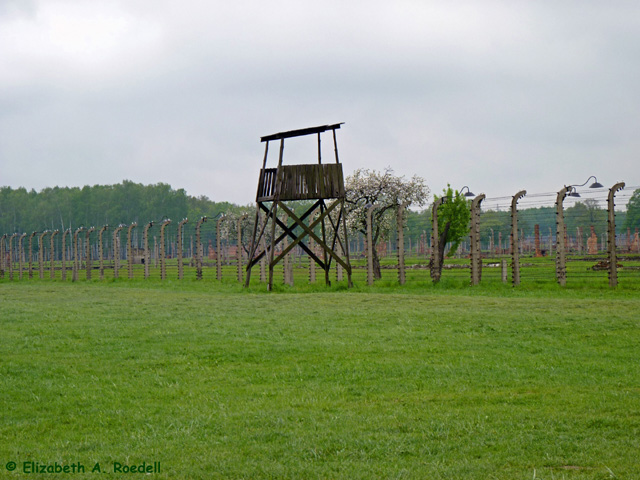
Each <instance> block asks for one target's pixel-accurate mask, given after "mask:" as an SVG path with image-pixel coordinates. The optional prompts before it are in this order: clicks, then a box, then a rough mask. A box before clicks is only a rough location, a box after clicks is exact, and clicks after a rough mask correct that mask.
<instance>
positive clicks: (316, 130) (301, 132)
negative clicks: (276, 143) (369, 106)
mask: <svg viewBox="0 0 640 480" xmlns="http://www.w3.org/2000/svg"><path fill="white" fill-rule="evenodd" d="M340 125H344V122H341V123H335V124H333V125H322V126H319V127H310V128H301V129H299V130H289V131H288V132H280V133H274V134H273V135H267V136H266V137H260V141H261V142H270V141H271V140H280V139H283V138H291V137H301V136H303V135H311V134H313V133H322V132H324V131H326V130H337V129H338V128H340Z"/></svg>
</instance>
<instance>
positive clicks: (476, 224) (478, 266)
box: [469, 193, 485, 285]
mask: <svg viewBox="0 0 640 480" xmlns="http://www.w3.org/2000/svg"><path fill="white" fill-rule="evenodd" d="M484 199H485V195H484V193H481V194H480V195H478V196H477V197H475V198H474V199H473V200H472V201H471V225H470V228H469V237H470V238H469V243H470V245H469V247H470V250H471V285H478V284H479V283H480V279H481V278H482V255H481V252H480V204H481V203H482V201H483V200H484Z"/></svg>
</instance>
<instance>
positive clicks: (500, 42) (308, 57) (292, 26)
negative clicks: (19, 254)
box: [0, 0, 640, 204]
mask: <svg viewBox="0 0 640 480" xmlns="http://www.w3.org/2000/svg"><path fill="white" fill-rule="evenodd" d="M639 86H640V2H637V1H628V2H622V1H609V2H605V1H589V0H577V1H562V0H554V1H544V0H542V1H540V0H536V1H533V0H532V1H517V0H509V1H478V0H476V1H469V2H465V1H456V0H449V1H428V0H419V1H418V0H416V1H410V0H394V1H388V0H387V1H378V0H366V1H365V0H362V1H361V0H340V1H337V0H325V1H323V2H318V1H306V0H281V1H268V0H246V1H245V0H237V1H225V2H222V1H212V0H182V1H180V2H176V1H174V0H171V1H169V0H122V1H116V0H109V1H107V0H0V185H8V186H11V187H19V186H24V187H26V188H27V189H31V188H35V189H36V190H40V189H42V188H44V187H51V186H55V185H60V186H83V185H86V184H89V185H94V184H113V183H119V182H121V181H122V180H123V179H129V180H133V181H135V182H139V183H144V184H149V183H158V182H163V183H168V184H170V185H172V186H173V187H174V188H176V189H177V188H184V189H186V191H187V193H189V194H190V195H206V196H208V197H209V198H211V199H212V200H216V201H232V202H235V203H240V204H247V203H252V202H253V201H254V200H255V191H256V183H257V179H258V171H259V169H260V167H261V163H262V155H263V148H264V145H263V144H261V143H260V141H259V140H260V137H261V136H264V135H268V134H272V133H276V132H279V131H284V130H291V129H297V128H303V127H311V126H315V125H325V124H331V123H338V122H345V125H343V127H342V128H341V129H340V130H338V132H337V134H338V146H339V149H340V159H341V161H342V163H343V164H344V168H345V173H346V174H349V173H350V172H352V171H353V170H355V169H357V168H373V169H378V170H380V169H384V168H385V167H387V166H390V167H392V168H393V169H394V171H395V172H396V173H397V174H400V175H406V176H407V177H409V176H412V175H414V174H417V175H420V176H422V177H424V178H425V179H426V181H427V184H428V185H429V186H430V188H431V190H432V192H434V193H437V192H440V191H441V190H442V188H443V187H445V186H446V184H447V182H450V183H451V185H452V186H453V187H454V188H460V187H462V186H463V185H468V186H469V187H470V188H471V190H472V191H473V192H474V193H476V194H477V193H480V192H484V193H486V194H487V196H488V197H495V196H500V195H512V194H514V193H515V192H516V191H518V190H520V189H523V188H524V189H527V190H528V191H529V192H530V193H535V192H551V191H557V190H559V189H560V188H561V187H562V186H563V185H564V184H571V183H574V184H575V183H582V182H584V181H585V180H586V179H587V177H589V176H590V175H596V176H597V177H598V180H599V181H600V182H602V183H604V184H605V185H606V186H611V185H613V183H615V182H616V181H619V180H623V181H625V182H627V185H638V184H640V179H639V178H638V174H639V171H640V169H639V166H640V162H638V159H639V158H638V157H639V152H640V88H639ZM285 145H286V147H285V163H313V162H315V161H316V152H315V139H314V138H311V137H307V138H300V139H295V140H292V141H291V142H290V143H287V144H285ZM324 145H325V146H326V147H327V151H326V153H325V154H326V157H327V159H328V157H329V154H330V153H331V150H330V149H329V148H328V147H329V146H330V137H329V136H328V135H327V136H326V138H324ZM271 150H272V151H273V153H275V151H276V150H277V149H276V148H273V149H271ZM270 160H271V163H274V162H275V160H276V159H275V157H272V158H270Z"/></svg>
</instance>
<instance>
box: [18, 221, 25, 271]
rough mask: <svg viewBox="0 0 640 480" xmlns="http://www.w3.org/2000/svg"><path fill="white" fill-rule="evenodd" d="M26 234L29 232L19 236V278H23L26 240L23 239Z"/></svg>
mask: <svg viewBox="0 0 640 480" xmlns="http://www.w3.org/2000/svg"><path fill="white" fill-rule="evenodd" d="M26 236H27V234H26V233H23V234H22V235H20V237H19V238H18V268H19V270H18V278H19V279H20V280H22V268H23V265H22V263H23V261H24V260H23V257H24V245H23V243H24V242H23V240H24V237H26Z"/></svg>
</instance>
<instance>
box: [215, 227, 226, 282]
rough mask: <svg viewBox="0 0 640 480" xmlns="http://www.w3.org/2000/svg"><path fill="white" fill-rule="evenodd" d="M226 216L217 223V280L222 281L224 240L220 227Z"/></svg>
mask: <svg viewBox="0 0 640 480" xmlns="http://www.w3.org/2000/svg"><path fill="white" fill-rule="evenodd" d="M225 218H227V216H226V215H220V216H219V217H218V220H217V221H216V279H217V280H222V238H221V236H220V226H221V225H222V222H223V221H224V219H225Z"/></svg>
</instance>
